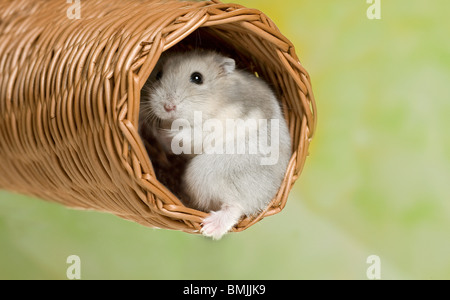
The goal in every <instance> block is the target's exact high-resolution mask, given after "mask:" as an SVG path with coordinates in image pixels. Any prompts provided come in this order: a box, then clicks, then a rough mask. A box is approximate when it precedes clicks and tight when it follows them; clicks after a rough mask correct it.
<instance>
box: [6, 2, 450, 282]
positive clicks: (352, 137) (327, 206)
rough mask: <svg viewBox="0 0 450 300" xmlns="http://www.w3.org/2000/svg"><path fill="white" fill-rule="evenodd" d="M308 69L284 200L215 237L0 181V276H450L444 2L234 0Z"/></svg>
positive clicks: (448, 54)
mask: <svg viewBox="0 0 450 300" xmlns="http://www.w3.org/2000/svg"><path fill="white" fill-rule="evenodd" d="M235 2H237V3H240V4H242V5H245V6H249V7H254V8H258V9H260V10H262V11H263V12H265V13H266V14H267V15H269V17H271V18H272V19H273V20H274V21H275V23H276V24H277V25H278V26H279V28H280V30H281V31H282V32H283V33H284V34H285V35H286V36H287V37H288V38H289V39H291V40H292V41H293V42H294V44H295V45H296V48H297V52H298V55H299V57H300V58H301V61H302V63H303V65H304V66H305V67H306V69H307V70H308V71H309V72H310V75H311V78H312V80H313V88H314V91H315V96H316V100H317V105H318V112H319V126H318V130H317V135H316V136H315V139H314V140H313V143H312V145H311V151H310V152H311V153H310V157H309V158H308V160H307V163H306V167H305V169H304V171H303V174H302V176H301V177H300V179H299V181H298V182H297V183H296V185H295V187H294V189H293V191H292V193H291V195H290V198H289V201H288V205H287V206H286V208H285V210H284V211H283V212H282V213H280V214H278V215H276V216H273V217H270V218H266V219H264V220H263V221H262V222H260V223H258V224H256V225H255V226H253V227H251V228H250V229H248V230H247V231H245V232H243V233H239V234H230V235H228V236H226V237H225V238H224V239H223V240H221V241H219V242H213V241H210V240H208V239H205V238H202V237H200V236H193V235H189V234H185V233H181V232H175V231H167V230H156V229H149V228H145V227H143V226H140V225H138V224H134V223H131V222H128V221H124V220H122V219H119V218H117V217H115V216H112V215H108V214H104V213H97V212H80V211H75V210H69V209H66V208H64V207H62V206H59V205H56V204H52V203H47V202H44V201H40V200H37V199H31V198H27V197H23V196H20V195H13V194H10V193H8V192H3V191H1V192H0V279H66V269H67V267H68V264H66V258H67V257H68V256H69V255H72V254H75V255H78V256H79V257H80V258H81V276H82V279H366V278H367V277H366V270H367V268H368V267H369V265H368V264H367V263H366V259H367V257H368V256H370V255H378V256H379V257H380V259H381V277H382V279H450V202H449V200H450V188H449V184H450V138H449V132H448V131H449V130H450V118H449V116H450V91H449V85H450V39H449V29H450V22H449V21H448V12H449V11H450V2H449V1H445V0H435V1H407V0H397V1H386V0H382V2H381V4H382V6H381V7H382V15H381V17H382V19H381V20H369V19H368V18H367V16H366V11H367V9H368V8H369V6H370V4H367V3H366V1H365V0H359V1H355V0H340V1H336V0H322V1H314V0H301V1H299V0H283V1H273V0H270V1H269V0H240V1H235Z"/></svg>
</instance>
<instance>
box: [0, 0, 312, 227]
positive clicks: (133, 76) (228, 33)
mask: <svg viewBox="0 0 450 300" xmlns="http://www.w3.org/2000/svg"><path fill="white" fill-rule="evenodd" d="M69 7H70V4H68V3H67V2H66V1H63V0H2V1H1V2H0V188H1V189H6V190H10V191H15V192H18V193H22V194H27V195H32V196H36V197H39V198H42V199H46V200H50V201H55V202H58V203H61V204H63V205H66V206H68V207H73V208H79V209H92V210H98V211H105V212H109V213H112V214H115V215H117V216H119V217H122V218H125V219H128V220H132V221H135V222H138V223H140V224H143V225H145V226H151V227H158V228H166V229H175V230H182V231H185V232H190V233H197V232H198V230H199V229H200V228H201V222H202V219H203V218H204V217H206V216H207V214H206V213H204V212H200V211H196V210H193V209H189V208H186V207H185V206H183V204H182V203H181V201H180V200H178V199H177V198H176V197H175V196H174V195H173V194H172V193H171V192H170V191H169V190H168V189H167V188H166V187H165V186H164V185H162V184H161V183H160V182H159V181H158V180H157V178H156V176H155V171H154V169H153V165H152V163H151V161H150V158H149V156H148V154H147V153H148V152H147V151H146V148H145V146H144V143H143V141H142V139H141V138H140V137H139V134H138V130H137V126H138V125H137V124H138V116H139V102H140V90H141V88H142V86H143V85H144V83H145V81H146V79H147V77H148V76H149V75H150V73H151V71H152V69H153V67H154V66H155V64H156V62H157V61H158V58H159V57H160V55H161V53H162V52H163V51H165V50H167V49H169V48H172V47H173V46H176V45H177V46H179V45H188V44H189V43H199V42H198V41H200V40H201V43H202V44H203V45H209V46H210V47H222V48H224V49H228V50H227V51H229V52H230V53H233V54H234V55H236V59H237V61H238V62H239V64H240V65H241V66H244V67H246V68H247V69H248V70H251V71H254V72H258V74H259V76H261V77H263V78H264V79H266V80H267V81H268V82H269V83H271V85H272V86H273V88H274V90H275V91H276V93H277V94H278V96H279V99H280V101H281V102H282V107H283V109H284V112H285V117H286V119H287V121H288V124H289V128H290V133H291V136H292V138H293V145H294V149H293V150H294V154H293V157H292V159H291V161H290V164H289V167H288V170H287V173H286V177H285V179H284V181H283V184H282V186H281V188H280V190H279V192H278V194H277V195H276V197H275V198H274V199H273V201H272V202H271V204H270V205H269V206H268V207H267V209H266V210H264V211H263V212H262V213H261V214H260V215H258V216H256V217H248V218H246V219H243V220H242V221H241V222H240V223H239V224H238V225H237V226H236V227H235V228H234V231H241V230H244V229H246V228H248V227H249V226H251V225H253V224H254V223H256V222H258V221H259V220H261V219H262V218H264V217H267V216H270V215H273V214H276V213H278V212H280V211H281V210H282V209H283V208H284V206H285V204H286V200H287V197H288V194H289V191H290V189H291V188H292V185H293V184H294V182H295V180H296V179H297V178H298V176H299V174H300V173H301V171H302V168H303V165H304V163H305V159H306V157H307V154H308V146H309V143H310V140H311V138H312V136H313V133H314V129H315V123H316V109H315V103H314V98H313V93H312V89H311V84H310V79H309V76H308V74H307V72H306V70H305V69H304V68H303V67H302V65H301V64H300V63H299V61H298V58H297V56H296V54H295V50H294V47H293V45H292V44H291V42H289V41H288V40H287V39H286V38H285V37H284V36H283V35H282V34H281V33H280V32H279V31H278V29H277V27H276V26H275V24H273V22H272V21H271V20H270V19H268V18H267V17H266V16H265V15H264V14H262V13H261V12H260V11H258V10H254V9H248V8H245V7H242V6H240V5H235V4H222V3H220V2H219V1H212V2H186V1H185V2H178V1H139V0H122V1H116V0H86V1H81V18H80V19H71V18H69V15H68V8H69ZM192 36H194V37H196V39H192V38H190V37H192ZM190 39H191V42H189V40H190ZM195 41H197V42H195ZM191 46H192V44H191Z"/></svg>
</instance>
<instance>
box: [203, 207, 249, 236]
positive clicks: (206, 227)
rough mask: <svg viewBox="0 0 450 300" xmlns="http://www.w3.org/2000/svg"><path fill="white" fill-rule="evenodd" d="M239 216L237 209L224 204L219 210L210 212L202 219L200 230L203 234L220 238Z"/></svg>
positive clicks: (234, 223)
mask: <svg viewBox="0 0 450 300" xmlns="http://www.w3.org/2000/svg"><path fill="white" fill-rule="evenodd" d="M240 217H241V215H240V213H239V210H238V209H236V208H235V207H230V206H226V207H225V206H224V207H222V209H221V210H219V211H214V212H211V214H210V215H209V216H208V217H207V218H205V219H204V220H203V227H202V230H201V231H200V232H201V233H202V234H203V235H204V236H206V237H210V238H212V239H214V240H220V239H221V238H222V237H223V236H224V235H225V234H226V233H227V232H228V231H230V230H231V228H233V226H234V225H236V223H237V222H238V221H239V218H240Z"/></svg>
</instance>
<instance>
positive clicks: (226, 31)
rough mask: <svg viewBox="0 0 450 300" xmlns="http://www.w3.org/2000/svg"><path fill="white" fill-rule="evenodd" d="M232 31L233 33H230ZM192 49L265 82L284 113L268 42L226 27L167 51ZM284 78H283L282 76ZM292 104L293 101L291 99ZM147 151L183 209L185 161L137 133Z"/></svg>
mask: <svg viewBox="0 0 450 300" xmlns="http://www.w3.org/2000/svg"><path fill="white" fill-rule="evenodd" d="M233 29H235V31H234V30H233ZM193 49H204V50H213V51H216V52H219V53H221V54H223V55H225V56H228V57H232V58H233V59H235V61H236V63H237V68H239V69H243V70H246V71H248V72H251V73H254V74H255V76H257V77H259V78H262V79H263V80H265V81H266V82H267V83H268V84H269V86H270V87H271V88H272V89H273V91H274V92H275V94H276V95H277V98H278V99H279V100H280V102H281V103H280V104H281V106H282V108H283V109H284V111H285V114H286V111H287V110H288V104H287V103H288V101H287V99H285V96H286V95H285V93H284V92H283V91H284V89H285V88H286V86H283V85H282V84H284V83H286V82H288V84H289V83H290V84H293V82H291V81H290V79H289V78H287V77H286V76H285V73H286V71H285V70H283V69H282V67H281V63H280V61H279V58H278V57H277V48H276V47H275V46H274V45H273V44H272V43H270V42H268V41H266V40H264V39H262V38H260V37H258V36H256V35H254V34H252V33H250V32H249V33H245V32H243V31H242V28H240V27H239V25H238V24H236V25H233V24H227V25H226V26H223V27H222V26H213V27H202V28H199V29H197V30H196V31H194V32H193V33H192V34H190V35H189V36H187V37H186V38H185V39H183V40H182V41H180V42H179V43H178V44H176V45H174V46H173V47H172V48H171V49H170V50H169V51H189V50H193ZM283 74H284V75H283ZM291 101H292V99H291ZM140 134H141V138H142V140H143V143H144V145H145V147H146V150H147V153H148V155H149V158H150V161H151V164H152V166H153V169H154V171H155V175H156V179H157V180H158V181H159V182H160V183H161V184H162V185H164V186H165V187H166V188H168V189H169V190H170V191H171V192H172V193H173V194H174V195H175V196H176V197H177V198H178V199H179V200H180V201H181V202H182V203H183V204H184V205H185V206H188V205H187V203H188V202H189V201H188V199H187V197H186V196H185V195H183V191H182V189H181V186H180V183H181V177H182V175H183V172H184V170H185V168H186V164H187V160H186V159H184V158H183V157H181V156H177V155H167V154H166V153H165V151H164V150H163V148H162V146H161V145H159V144H158V142H157V139H156V138H155V137H154V136H153V135H152V133H151V132H142V131H141V132H140Z"/></svg>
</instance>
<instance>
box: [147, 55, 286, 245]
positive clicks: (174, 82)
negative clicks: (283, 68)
mask: <svg viewBox="0 0 450 300" xmlns="http://www.w3.org/2000/svg"><path fill="white" fill-rule="evenodd" d="M141 98H142V99H141V111H140V113H141V115H140V130H142V129H143V128H147V129H148V128H150V130H152V131H153V132H154V135H155V137H157V139H158V140H159V142H160V143H161V144H162V145H163V148H164V149H165V151H167V153H170V154H173V153H176V154H177V155H183V156H185V157H188V158H189V161H188V163H187V167H186V170H185V172H184V174H183V175H182V178H181V182H180V184H181V185H182V189H183V191H184V193H185V194H186V195H187V196H188V201H187V202H188V203H186V205H187V206H189V207H191V208H194V209H198V210H201V211H205V212H208V213H210V214H209V216H208V217H207V218H205V219H204V220H203V223H202V229H201V233H202V234H203V235H204V236H207V237H211V238H213V239H216V240H218V239H220V238H222V236H223V235H224V234H226V233H227V232H229V231H230V230H231V229H232V228H233V227H234V226H235V225H236V224H237V223H238V222H239V221H240V219H241V218H242V217H244V216H253V215H256V214H258V213H260V212H261V211H262V210H264V209H265V208H266V207H267V205H268V204H269V203H270V201H271V200H272V199H273V198H274V196H275V195H276V193H277V191H278V189H279V188H280V185H281V183H282V180H283V178H284V175H285V173H286V169H287V165H288V163H289V160H290V158H291V155H292V150H291V138H290V135H289V130H288V127H287V124H286V121H285V119H284V117H283V114H282V111H281V108H280V105H279V102H278V100H277V98H276V96H275V94H274V92H273V91H272V90H271V88H270V87H269V86H268V85H267V83H265V81H263V80H262V79H260V78H258V77H257V76H255V75H254V74H251V73H248V72H245V71H243V70H239V69H237V68H236V62H235V60H234V59H232V58H229V57H226V56H223V55H221V54H218V53H216V52H213V51H206V50H194V51H189V52H185V53H170V54H163V56H162V58H161V59H160V60H159V62H158V64H157V66H156V67H155V69H154V71H153V72H152V75H151V76H150V78H149V80H148V81H147V83H146V84H145V86H144V88H143V92H142V97H141ZM180 148H181V149H182V150H183V151H181V153H180Z"/></svg>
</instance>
